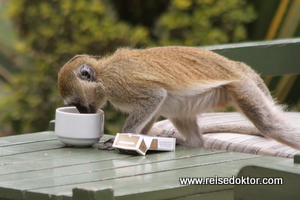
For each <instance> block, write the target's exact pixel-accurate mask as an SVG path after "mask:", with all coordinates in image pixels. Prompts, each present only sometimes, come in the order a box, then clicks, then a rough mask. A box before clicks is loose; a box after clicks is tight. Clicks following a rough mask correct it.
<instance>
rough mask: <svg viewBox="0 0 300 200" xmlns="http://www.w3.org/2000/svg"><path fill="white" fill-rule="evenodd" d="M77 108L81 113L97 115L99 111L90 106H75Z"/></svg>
mask: <svg viewBox="0 0 300 200" xmlns="http://www.w3.org/2000/svg"><path fill="white" fill-rule="evenodd" d="M75 107H76V108H77V110H78V111H79V112H80V113H96V112H97V109H96V108H95V106H92V105H89V106H82V105H80V104H75Z"/></svg>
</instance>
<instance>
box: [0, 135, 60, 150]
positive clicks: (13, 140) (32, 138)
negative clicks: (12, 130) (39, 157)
mask: <svg viewBox="0 0 300 200" xmlns="http://www.w3.org/2000/svg"><path fill="white" fill-rule="evenodd" d="M49 140H56V136H55V134H54V132H53V131H45V132H39V133H29V134H23V135H14V136H7V137H0V147H5V146H13V145H16V144H26V143H33V142H38V141H49Z"/></svg>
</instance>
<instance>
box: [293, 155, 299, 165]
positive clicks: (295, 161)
mask: <svg viewBox="0 0 300 200" xmlns="http://www.w3.org/2000/svg"><path fill="white" fill-rule="evenodd" d="M294 163H296V164H300V154H296V155H295V156H294Z"/></svg>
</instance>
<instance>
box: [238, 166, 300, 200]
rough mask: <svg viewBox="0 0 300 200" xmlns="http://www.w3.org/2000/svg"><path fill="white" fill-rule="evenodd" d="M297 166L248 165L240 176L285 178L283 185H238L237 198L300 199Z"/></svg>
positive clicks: (259, 199)
mask: <svg viewBox="0 0 300 200" xmlns="http://www.w3.org/2000/svg"><path fill="white" fill-rule="evenodd" d="M295 166H296V167H294V168H292V167H282V166H273V165H270V164H266V165H262V166H260V165H259V166H257V165H254V166H246V167H244V168H243V169H241V171H240V172H239V174H238V176H244V177H247V176H249V177H264V178H283V184H282V185H261V184H259V185H236V187H235V192H234V193H235V199H243V200H247V199H249V200H250V199H251V200H269V199H270V200H271V199H272V200H276V199H278V200H282V199H299V196H300V191H299V185H300V170H299V165H295Z"/></svg>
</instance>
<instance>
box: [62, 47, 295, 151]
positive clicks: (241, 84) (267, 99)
mask: <svg viewBox="0 0 300 200" xmlns="http://www.w3.org/2000/svg"><path fill="white" fill-rule="evenodd" d="M58 90H59V93H60V95H61V97H62V98H63V100H64V103H65V105H73V106H76V108H77V109H78V110H79V112H80V113H95V112H96V110H97V109H99V108H102V107H103V106H105V104H106V103H107V101H109V102H110V103H111V104H112V105H113V106H114V107H115V108H117V109H119V110H121V111H122V112H125V113H128V114H129V115H128V118H127V120H126V122H125V125H124V126H123V128H122V132H123V133H135V134H147V133H148V132H149V130H150V129H151V127H152V125H153V124H154V122H156V120H157V119H158V117H160V116H163V117H165V118H167V119H169V120H170V121H171V122H172V123H173V125H174V127H175V128H176V129H177V131H178V132H179V133H180V136H177V139H179V140H180V143H183V144H185V145H189V146H193V147H203V146H204V141H203V138H202V133H201V127H200V126H199V125H198V124H197V116H199V115H200V114H201V113H204V112H211V111H215V110H219V109H221V108H224V107H228V106H234V107H235V108H236V109H237V110H238V111H239V112H241V113H242V114H244V115H245V116H246V117H247V118H248V119H249V120H250V121H251V122H252V123H253V124H254V126H253V127H249V128H247V127H246V128H245V127H241V128H239V127H233V130H232V131H234V132H240V133H246V134H251V132H252V131H254V132H258V133H259V134H261V135H262V136H265V137H269V138H273V139H275V140H277V141H279V142H281V143H283V144H286V145H288V146H291V147H293V148H296V149H300V127H299V126H298V125H297V124H293V123H291V122H290V121H289V119H286V118H285V117H284V110H283V109H282V107H281V106H279V105H277V103H276V101H275V100H274V99H273V97H272V95H271V93H270V92H269V90H268V88H267V86H266V85H265V84H264V82H263V80H262V79H261V78H260V76H259V74H257V73H256V72H255V71H254V70H253V69H252V68H251V67H249V66H248V65H247V64H245V63H243V62H238V61H233V60H230V59H228V58H226V57H224V56H221V55H219V54H217V53H214V52H212V51H209V50H205V49H201V48H198V47H184V46H166V47H152V48H144V49H132V48H126V47H123V48H119V49H118V50H117V51H115V52H114V53H113V54H110V55H107V56H104V57H98V56H91V55H77V56H75V57H73V58H72V59H71V60H69V61H68V62H67V63H66V64H65V65H64V66H63V67H62V68H61V70H60V71H59V73H58ZM220 127H221V130H220V131H222V130H223V131H224V130H226V131H230V130H227V129H226V127H225V129H224V126H222V125H221V126H220ZM231 128H232V127H231ZM229 129H230V127H229ZM214 131H218V130H216V128H215V129H214ZM111 142H112V141H111ZM111 145H112V143H110V144H109V145H107V146H106V147H104V148H109V147H111Z"/></svg>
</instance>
